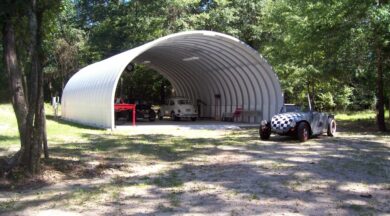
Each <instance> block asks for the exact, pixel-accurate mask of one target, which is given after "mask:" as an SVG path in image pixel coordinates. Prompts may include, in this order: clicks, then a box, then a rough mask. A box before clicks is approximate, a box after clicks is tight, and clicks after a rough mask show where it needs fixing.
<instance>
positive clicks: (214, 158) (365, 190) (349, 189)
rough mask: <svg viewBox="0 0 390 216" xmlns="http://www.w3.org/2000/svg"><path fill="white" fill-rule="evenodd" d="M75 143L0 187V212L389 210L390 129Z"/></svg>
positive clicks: (189, 134)
mask: <svg viewBox="0 0 390 216" xmlns="http://www.w3.org/2000/svg"><path fill="white" fill-rule="evenodd" d="M72 142H73V144H72V145H69V146H65V145H58V146H54V147H53V148H52V159H50V161H48V163H47V165H45V171H44V173H43V175H42V176H41V177H40V178H37V179H36V181H35V182H30V183H29V184H27V185H26V184H24V185H23V184H21V185H15V186H12V187H11V188H5V189H0V214H2V215H91V216H92V215H173V214H174V215H390V207H389V203H390V151H389V150H390V136H388V135H370V134H358V133H354V134H352V133H338V134H337V136H336V137H327V136H320V137H318V138H314V139H311V140H309V141H308V142H306V143H299V142H297V141H296V140H294V139H291V138H288V137H280V136H273V137H271V140H269V141H261V140H259V137H258V134H257V130H256V129H245V130H196V131H194V130H180V129H177V130H175V131H161V130H155V131H149V132H142V131H136V132H121V133H120V134H116V133H114V134H108V135H98V134H92V135H85V140H83V141H82V142H81V141H77V140H75V141H72ZM94 146H95V147H94Z"/></svg>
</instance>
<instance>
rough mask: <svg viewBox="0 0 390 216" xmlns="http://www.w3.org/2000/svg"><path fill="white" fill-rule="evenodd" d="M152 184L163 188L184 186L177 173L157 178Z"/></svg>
mask: <svg viewBox="0 0 390 216" xmlns="http://www.w3.org/2000/svg"><path fill="white" fill-rule="evenodd" d="M152 182H153V184H155V185H157V186H159V187H163V188H170V187H180V186H182V185H183V181H182V180H181V179H180V178H179V176H178V174H177V172H173V173H170V174H169V175H168V176H161V177H157V178H155V179H153V181H152Z"/></svg>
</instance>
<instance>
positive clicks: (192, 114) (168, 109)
mask: <svg viewBox="0 0 390 216" xmlns="http://www.w3.org/2000/svg"><path fill="white" fill-rule="evenodd" d="M164 116H170V117H171V119H172V120H175V121H179V120H180V119H181V118H191V120H192V121H196V119H197V118H198V112H197V111H196V109H195V107H194V105H192V101H191V100H189V99H188V98H184V97H174V98H170V99H168V101H167V103H166V104H164V105H161V106H160V109H159V110H158V118H159V119H160V120H162V119H163V117H164Z"/></svg>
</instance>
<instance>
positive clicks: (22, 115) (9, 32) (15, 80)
mask: <svg viewBox="0 0 390 216" xmlns="http://www.w3.org/2000/svg"><path fill="white" fill-rule="evenodd" d="M12 20H13V17H11V16H6V18H5V20H4V26H3V49H4V50H3V51H4V54H3V57H4V63H5V64H4V66H5V70H6V74H7V76H8V81H9V88H10V92H11V93H12V95H11V102H12V106H13V108H14V111H15V114H16V119H17V123H18V130H19V135H20V150H19V153H18V154H17V155H20V154H22V153H23V152H25V151H27V149H28V148H29V140H30V139H29V137H28V135H27V133H26V129H27V115H28V106H27V101H26V95H25V92H24V88H23V75H22V73H21V71H20V68H19V65H18V56H17V54H16V44H15V29H14V23H13V22H12ZM18 163H19V158H18V159H17V160H13V163H12V164H10V166H14V165H16V164H18Z"/></svg>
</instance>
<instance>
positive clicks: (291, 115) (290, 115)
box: [271, 112, 307, 121]
mask: <svg viewBox="0 0 390 216" xmlns="http://www.w3.org/2000/svg"><path fill="white" fill-rule="evenodd" d="M306 117H307V115H306V114H305V113H302V112H287V113H280V114H277V115H274V116H273V117H272V119H271V121H275V120H288V121H289V120H290V119H291V120H293V121H300V120H302V119H306Z"/></svg>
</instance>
